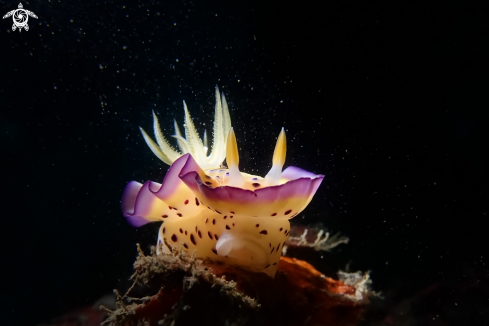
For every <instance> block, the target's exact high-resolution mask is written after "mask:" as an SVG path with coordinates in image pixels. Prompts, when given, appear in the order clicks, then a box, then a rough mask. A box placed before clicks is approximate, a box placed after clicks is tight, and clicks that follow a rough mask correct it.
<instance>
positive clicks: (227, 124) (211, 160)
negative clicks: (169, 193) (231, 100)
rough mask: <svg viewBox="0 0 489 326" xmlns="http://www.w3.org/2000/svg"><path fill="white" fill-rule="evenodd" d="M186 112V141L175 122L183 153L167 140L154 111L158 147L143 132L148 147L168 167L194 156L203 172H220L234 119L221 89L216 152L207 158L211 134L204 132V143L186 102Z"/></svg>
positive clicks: (218, 100) (215, 140) (217, 96)
mask: <svg viewBox="0 0 489 326" xmlns="http://www.w3.org/2000/svg"><path fill="white" fill-rule="evenodd" d="M183 109H184V111H185V120H184V128H185V138H184V137H182V133H181V132H180V129H179V128H178V125H177V121H176V120H174V122H173V124H174V126H175V135H173V137H174V138H176V140H177V143H178V147H179V148H180V151H181V152H178V151H176V150H174V149H173V148H172V147H171V145H170V144H169V143H168V141H167V140H166V138H165V136H164V135H163V133H162V132H161V128H160V124H159V122H158V118H157V117H156V114H155V113H154V111H153V130H154V134H155V138H156V143H155V142H154V141H153V140H152V139H151V137H150V136H148V134H147V133H146V132H145V131H144V129H143V128H139V129H140V130H141V133H142V134H143V137H144V140H145V141H146V144H148V146H149V148H150V149H151V151H152V152H153V153H154V154H155V155H156V157H158V158H159V159H160V160H162V161H163V162H165V163H166V164H168V165H171V164H172V163H173V162H175V161H176V160H177V159H178V158H179V157H180V156H182V155H183V154H186V153H190V154H191V155H192V156H193V158H194V159H195V160H196V161H197V163H198V164H199V166H200V167H201V168H203V169H211V168H218V167H220V166H221V163H222V161H224V158H225V157H226V137H227V135H228V132H229V129H230V128H231V118H230V116H229V109H228V103H227V101H226V96H224V93H223V94H222V97H221V96H220V95H219V88H218V87H217V86H216V108H215V113H214V132H213V137H214V138H213V144H212V151H211V153H210V154H209V156H207V150H208V148H209V147H208V145H207V134H206V132H205V131H204V137H203V139H201V138H200V137H199V134H198V132H197V128H195V126H194V123H193V122H192V119H191V117H190V113H189V112H188V109H187V104H185V101H183Z"/></svg>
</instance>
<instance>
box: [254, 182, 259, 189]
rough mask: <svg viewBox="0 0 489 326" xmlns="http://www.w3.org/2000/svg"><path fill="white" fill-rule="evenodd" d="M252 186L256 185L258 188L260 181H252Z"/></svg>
mask: <svg viewBox="0 0 489 326" xmlns="http://www.w3.org/2000/svg"><path fill="white" fill-rule="evenodd" d="M252 186H253V187H255V188H257V187H259V186H260V184H259V183H258V182H254V183H252Z"/></svg>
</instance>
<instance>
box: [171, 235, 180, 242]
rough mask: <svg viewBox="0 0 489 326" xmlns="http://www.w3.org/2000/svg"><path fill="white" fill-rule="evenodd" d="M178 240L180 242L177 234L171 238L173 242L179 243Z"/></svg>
mask: <svg viewBox="0 0 489 326" xmlns="http://www.w3.org/2000/svg"><path fill="white" fill-rule="evenodd" d="M177 240H178V238H177V236H176V235H175V234H174V235H172V236H171V241H173V242H177Z"/></svg>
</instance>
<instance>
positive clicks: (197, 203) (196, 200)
mask: <svg viewBox="0 0 489 326" xmlns="http://www.w3.org/2000/svg"><path fill="white" fill-rule="evenodd" d="M195 205H197V206H199V205H200V204H199V200H198V199H197V197H195Z"/></svg>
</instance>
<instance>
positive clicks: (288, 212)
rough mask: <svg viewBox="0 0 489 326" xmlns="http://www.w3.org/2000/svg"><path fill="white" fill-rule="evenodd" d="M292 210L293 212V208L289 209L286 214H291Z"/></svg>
mask: <svg viewBox="0 0 489 326" xmlns="http://www.w3.org/2000/svg"><path fill="white" fill-rule="evenodd" d="M290 212H292V210H291V209H289V210H288V211H286V212H285V213H284V215H289V214H290Z"/></svg>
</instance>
